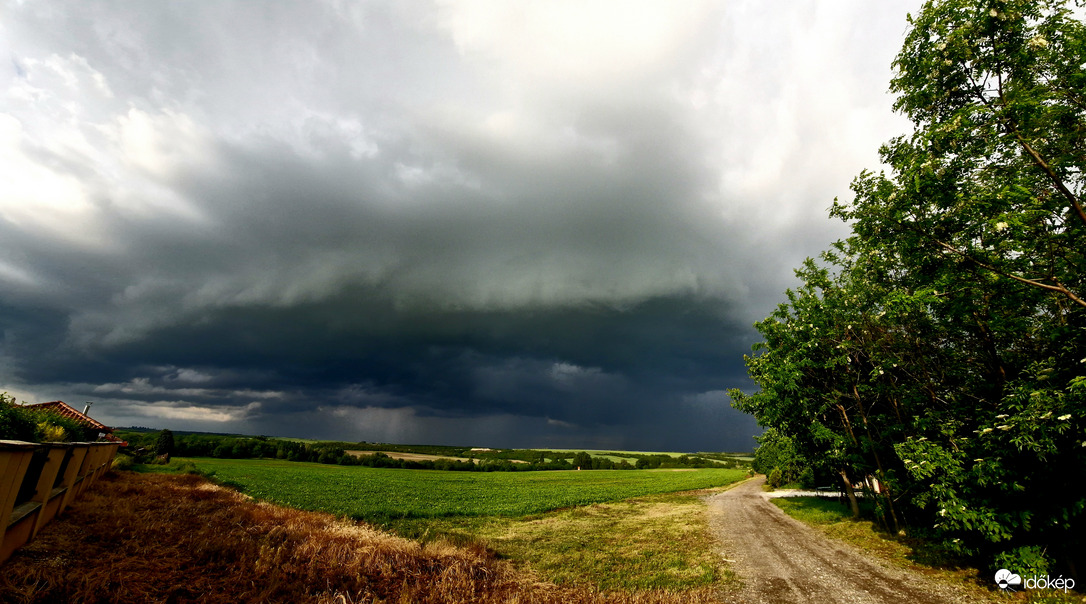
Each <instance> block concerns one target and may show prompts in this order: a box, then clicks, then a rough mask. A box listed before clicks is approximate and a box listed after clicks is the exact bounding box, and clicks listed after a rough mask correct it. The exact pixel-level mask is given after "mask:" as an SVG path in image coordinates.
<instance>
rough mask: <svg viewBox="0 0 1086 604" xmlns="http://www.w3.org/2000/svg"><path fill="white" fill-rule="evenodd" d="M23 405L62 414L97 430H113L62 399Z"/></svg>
mask: <svg viewBox="0 0 1086 604" xmlns="http://www.w3.org/2000/svg"><path fill="white" fill-rule="evenodd" d="M25 406H26V407H30V408H33V409H35V410H38V411H50V412H52V413H56V414H57V415H62V416H64V417H67V418H71V419H74V420H75V421H77V422H79V423H81V424H83V425H85V426H89V427H91V428H95V429H97V430H98V431H99V432H106V433H109V432H112V431H113V428H110V427H109V426H107V425H105V424H103V423H101V422H99V421H95V420H93V419H91V418H89V417H87V416H86V415H83V414H82V413H80V412H79V411H76V410H75V409H73V408H72V407H71V405H69V404H68V403H65V402H64V401H52V402H49V403H30V404H28V405H25Z"/></svg>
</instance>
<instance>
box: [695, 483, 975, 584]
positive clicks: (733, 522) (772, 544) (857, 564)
mask: <svg viewBox="0 0 1086 604" xmlns="http://www.w3.org/2000/svg"><path fill="white" fill-rule="evenodd" d="M764 483H765V478H764V477H760V478H756V479H752V480H748V481H746V482H744V483H742V484H740V485H738V486H736V487H735V488H733V489H730V490H727V491H724V492H723V493H719V494H717V495H713V496H712V497H710V498H709V499H708V503H709V509H710V514H711V519H712V520H711V526H712V527H713V531H714V533H715V534H716V537H717V539H718V541H719V542H720V544H721V555H722V556H723V557H724V558H725V559H726V560H728V561H729V562H730V563H731V567H732V570H734V571H735V572H736V573H737V574H738V575H739V578H740V580H741V581H742V583H743V587H742V588H741V589H739V590H736V591H731V592H726V593H725V594H723V601H724V602H727V603H733V602H734V603H740V602H744V603H746V602H749V603H763V604H777V603H778V602H780V603H784V602H788V603H791V602H799V603H803V602H810V603H812V604H814V603H818V604H828V603H831V602H840V603H848V604H861V603H862V604H866V603H874V602H906V603H908V604H945V603H947V602H958V603H964V602H975V601H977V600H974V599H973V598H971V597H969V596H968V595H967V594H965V593H962V592H959V591H958V590H956V589H954V588H953V587H952V586H947V585H941V584H936V583H932V582H931V581H929V580H928V579H926V578H924V577H922V576H919V575H916V574H913V573H909V572H908V571H907V570H904V569H899V568H893V567H889V566H886V565H884V564H882V563H881V562H879V561H877V560H875V559H874V558H873V557H872V556H871V555H870V554H864V553H862V552H860V551H859V550H856V549H854V548H852V547H851V546H849V545H847V544H845V543H841V542H838V541H833V540H830V539H828V538H826V537H825V536H823V535H822V534H821V533H818V532H817V531H815V530H814V529H811V528H810V527H808V526H806V525H804V524H802V523H800V522H798V521H796V520H794V519H792V518H790V517H789V516H787V515H786V514H785V513H784V512H782V511H781V510H780V508H778V507H777V506H775V505H773V504H772V503H770V502H769V500H768V497H766V494H765V493H764V492H763V491H762V485H763V484H764Z"/></svg>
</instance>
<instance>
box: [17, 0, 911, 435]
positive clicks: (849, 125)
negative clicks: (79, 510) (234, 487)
mask: <svg viewBox="0 0 1086 604" xmlns="http://www.w3.org/2000/svg"><path fill="white" fill-rule="evenodd" d="M910 4H911V3H909V2H906V3H904V5H903V6H900V7H899V6H895V7H894V9H893V10H892V11H891V10H890V9H889V7H886V6H880V8H879V9H874V8H871V7H870V6H868V5H867V4H865V3H860V2H855V3H841V5H840V6H838V5H834V6H833V7H827V6H825V4H824V3H817V2H802V1H797V2H794V3H791V5H790V8H791V10H790V11H784V12H781V11H779V10H775V9H774V10H770V9H768V8H764V7H762V6H761V4H759V3H742V2H739V3H727V4H717V3H684V4H683V5H682V6H673V5H671V4H670V3H633V4H630V3H623V4H622V5H614V4H608V3H580V2H578V3H572V4H567V3H562V2H543V3H536V2H525V3H522V4H509V3H496V4H486V3H474V2H437V3H434V4H432V5H431V4H424V3H407V4H392V5H375V4H363V5H359V6H347V5H344V4H341V3H335V2H332V3H316V4H312V3H311V4H307V5H265V6H255V5H248V4H244V3H225V2H223V3H213V4H208V3H184V2H178V3H168V4H155V3H140V2H131V3H105V4H95V5H87V4H86V3H67V4H65V3H59V2H57V3H48V4H44V3H27V4H19V3H14V4H11V5H9V6H7V7H5V9H4V11H3V17H0V28H2V29H0V33H2V35H0V40H3V41H2V42H0V44H3V48H2V50H3V51H4V52H6V53H7V54H8V56H10V57H11V66H10V68H9V69H8V70H7V73H5V74H2V75H0V77H3V78H5V80H6V81H5V83H4V84H3V86H4V91H3V96H2V97H0V283H2V284H3V288H2V290H0V328H2V330H3V331H2V338H3V339H2V340H0V372H2V374H0V384H2V385H3V386H4V387H6V388H8V389H9V390H11V391H12V392H14V393H16V394H17V395H19V396H20V397H21V398H26V399H28V400H36V399H42V398H65V399H71V400H74V401H75V402H79V401H81V400H95V401H98V402H99V403H100V404H99V405H98V406H96V407H95V411H96V413H98V414H99V416H100V417H101V418H102V419H104V420H106V421H109V422H111V423H115V424H120V425H124V424H140V425H152V426H169V427H188V428H202V429H214V430H218V431H227V430H237V431H249V432H262V433H270V434H295V435H300V436H307V435H308V436H318V437H335V438H343V439H366V440H399V441H404V440H415V441H429V442H454V441H455V442H467V443H478V444H484V445H485V444H495V445H524V446H530V445H540V446H570V447H576V446H601V447H611V446H613V447H627V448H629V447H632V448H651V449H659V448H678V449H703V450H704V449H727V448H732V449H746V448H749V446H750V443H751V441H750V438H749V437H750V435H751V434H752V433H753V432H754V426H753V424H752V422H751V420H750V419H749V418H746V417H743V416H741V415H739V414H737V413H735V412H734V411H732V410H731V409H729V408H728V405H727V400H726V396H725V395H724V390H726V389H727V388H730V387H740V388H748V387H749V381H748V380H747V378H746V377H745V372H744V370H743V366H742V355H743V353H745V352H748V351H749V348H750V345H751V344H752V343H753V342H754V341H755V339H756V334H755V333H754V331H753V329H752V328H751V327H750V324H751V323H752V322H753V321H754V320H756V319H759V318H761V317H764V316H765V315H766V314H768V312H769V311H770V310H771V309H772V306H773V305H774V304H775V303H776V302H777V301H778V300H779V299H780V297H781V293H782V291H783V289H784V288H785V287H787V286H788V285H789V284H790V283H791V278H792V277H791V270H792V267H794V266H795V265H796V264H797V263H798V262H799V261H800V260H801V259H802V258H803V257H805V256H808V255H813V254H816V253H817V252H818V251H819V250H821V249H823V248H824V247H826V245H827V244H828V243H829V242H830V241H832V240H833V239H834V238H836V237H838V236H840V234H842V233H843V227H842V226H841V225H839V224H834V223H832V222H830V221H828V220H827V219H826V218H825V208H826V207H827V206H828V205H829V203H830V202H831V201H832V199H833V197H834V196H837V195H846V193H847V183H848V181H849V179H850V178H851V177H852V176H853V175H855V173H857V172H858V171H859V170H860V169H862V168H864V167H874V162H875V161H876V157H875V149H876V148H877V145H878V144H879V143H880V142H881V141H882V139H884V138H887V137H888V136H889V135H891V134H894V133H896V132H897V124H898V122H894V121H893V120H892V119H890V117H889V115H888V106H889V99H888V97H886V95H885V94H883V92H882V91H883V90H884V89H885V87H886V81H887V79H888V77H889V71H888V65H889V60H890V58H891V56H892V54H893V52H894V51H895V50H896V48H894V47H895V46H896V40H899V39H900V37H901V34H903V32H904V10H905V8H907V7H908V6H907V5H910Z"/></svg>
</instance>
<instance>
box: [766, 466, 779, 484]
mask: <svg viewBox="0 0 1086 604" xmlns="http://www.w3.org/2000/svg"><path fill="white" fill-rule="evenodd" d="M766 483H768V484H769V486H770V487H772V488H774V489H775V488H777V487H779V486H781V469H780V468H779V467H775V468H773V471H772V472H770V473H769V478H767V479H766Z"/></svg>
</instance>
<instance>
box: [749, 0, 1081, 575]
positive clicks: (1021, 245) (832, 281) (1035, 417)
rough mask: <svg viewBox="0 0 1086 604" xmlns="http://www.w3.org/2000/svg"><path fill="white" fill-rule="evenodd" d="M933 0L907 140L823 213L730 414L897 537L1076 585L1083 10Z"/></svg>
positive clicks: (905, 98) (916, 60)
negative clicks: (814, 254)
mask: <svg viewBox="0 0 1086 604" xmlns="http://www.w3.org/2000/svg"><path fill="white" fill-rule="evenodd" d="M1075 5H1076V6H1077V10H1078V12H1075V10H1076V9H1075V8H1074V7H1072V6H1071V5H1070V3H1069V2H1066V1H1059V0H941V1H933V0H929V1H928V2H926V3H925V4H924V5H923V8H922V9H921V10H920V12H919V13H918V14H916V15H912V16H910V18H909V23H910V29H909V31H908V33H907V35H906V39H905V43H904V46H903V48H902V50H901V52H900V54H899V55H898V56H897V58H896V60H895V61H894V69H895V75H894V78H893V80H892V82H891V90H892V91H893V92H894V93H896V94H897V95H898V96H897V100H896V104H895V109H896V110H897V111H899V112H901V113H903V114H904V115H906V116H908V117H909V118H910V119H911V120H912V122H913V125H914V127H913V131H912V133H911V134H909V135H906V136H899V137H897V138H894V139H892V140H891V141H889V142H887V143H886V144H885V145H884V146H883V147H882V148H881V150H880V156H881V158H882V161H883V162H884V163H885V164H886V165H887V166H888V169H887V171H884V172H880V173H874V172H869V171H865V172H863V173H861V174H860V175H859V176H858V177H857V178H856V179H855V180H854V181H853V183H852V190H853V192H854V193H855V197H854V199H853V200H851V201H839V200H835V202H834V204H833V206H832V208H831V210H830V214H831V216H834V217H837V218H840V219H842V220H844V221H846V222H847V223H848V224H850V225H851V229H852V232H851V234H850V236H848V237H847V238H846V239H844V240H841V241H838V242H837V243H835V244H834V245H833V246H832V248H831V249H830V250H829V251H827V252H825V253H823V254H822V255H821V257H820V260H819V261H816V260H812V259H808V260H807V261H806V262H804V263H803V265H802V266H801V267H800V268H799V269H798V270H797V271H796V275H797V276H798V277H799V280H800V282H801V283H800V285H799V286H798V287H796V288H795V289H792V290H789V291H788V292H787V302H785V303H783V304H781V305H779V306H778V307H777V308H776V310H775V311H774V312H773V313H772V315H770V316H769V317H768V318H766V319H765V320H764V321H761V322H759V323H757V324H756V327H757V329H758V331H759V332H760V334H761V336H762V338H763V339H764V342H762V343H760V344H758V345H756V346H755V349H754V352H753V354H751V355H748V356H747V357H746V363H747V367H748V370H749V373H750V375H751V377H752V378H753V379H754V380H755V381H756V382H757V384H758V386H759V388H760V390H759V391H758V392H756V393H754V394H751V395H746V394H744V393H742V392H740V391H738V390H734V391H732V392H731V395H732V398H733V405H734V406H735V407H736V408H738V409H740V410H742V411H745V412H747V413H751V414H753V415H754V416H755V418H757V420H758V422H759V423H760V424H761V425H762V426H764V427H766V428H767V430H766V431H765V433H764V434H763V435H762V436H761V437H760V444H759V449H758V452H757V455H756V465H760V466H762V467H764V466H765V465H766V464H772V466H771V467H775V468H779V470H780V472H781V473H782V475H783V474H787V476H784V478H783V480H785V481H788V480H789V479H792V480H800V479H801V478H803V479H804V480H806V481H809V482H812V483H823V484H825V483H829V482H831V481H832V482H833V483H835V484H838V485H841V487H842V488H844V489H846V490H847V491H848V495H849V497H850V498H851V503H852V507H853V510H854V513H857V512H858V508H857V504H856V499H855V493H854V492H853V489H854V488H856V489H859V490H861V491H863V492H864V494H865V495H866V498H867V499H868V500H870V501H872V502H874V503H875V505H876V510H877V512H876V513H877V517H878V520H879V521H880V522H881V523H882V525H883V526H884V527H885V528H886V529H887V530H889V531H891V532H892V533H894V534H907V535H910V536H916V537H921V538H923V539H925V540H927V541H928V542H930V543H933V544H935V545H937V546H938V547H939V548H941V549H942V550H944V551H945V552H946V553H948V554H951V555H953V556H956V557H959V558H961V557H965V558H969V559H972V560H974V561H977V562H979V563H980V564H982V565H983V566H986V567H989V568H992V569H993V570H994V569H996V568H1007V569H1010V570H1011V571H1013V572H1016V573H1019V574H1022V575H1023V576H1025V573H1031V574H1033V573H1035V574H1044V573H1048V572H1051V573H1057V572H1059V573H1064V574H1068V575H1071V576H1077V574H1078V573H1079V572H1081V570H1082V567H1083V563H1084V556H1083V552H1082V550H1081V547H1080V546H1081V544H1082V543H1083V542H1086V539H1083V537H1084V536H1086V523H1084V517H1083V516H1084V513H1086V489H1084V488H1083V487H1082V484H1083V479H1084V478H1086V421H1084V409H1086V210H1084V205H1083V200H1082V192H1083V189H1084V186H1083V184H1084V178H1086V28H1084V26H1083V23H1082V22H1081V21H1080V20H1079V19H1078V18H1077V16H1078V15H1081V14H1082V13H1081V9H1082V6H1083V3H1082V2H1075Z"/></svg>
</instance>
